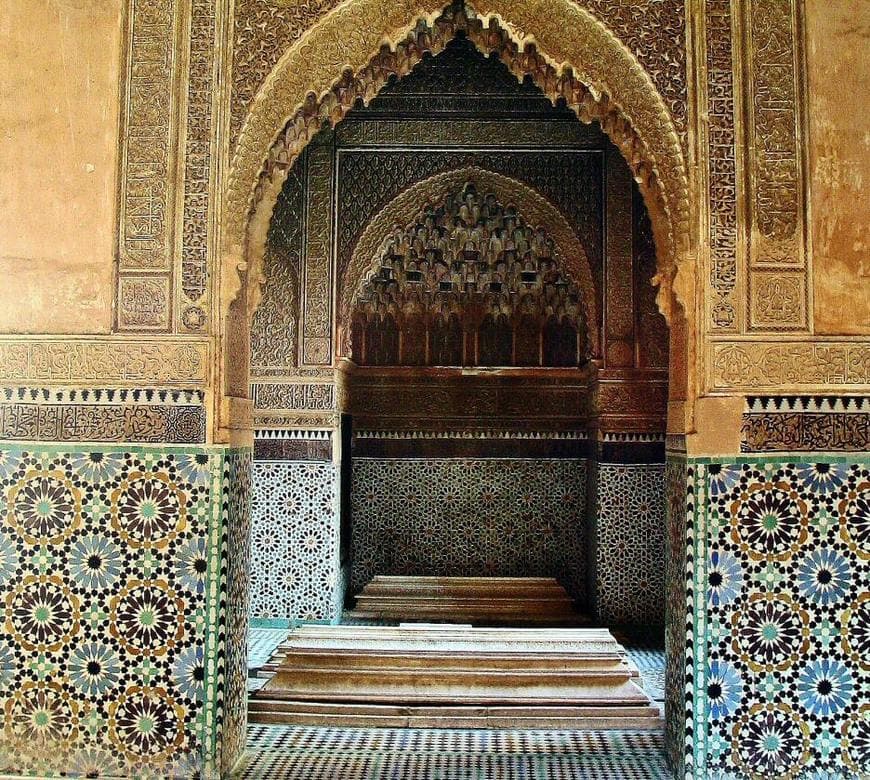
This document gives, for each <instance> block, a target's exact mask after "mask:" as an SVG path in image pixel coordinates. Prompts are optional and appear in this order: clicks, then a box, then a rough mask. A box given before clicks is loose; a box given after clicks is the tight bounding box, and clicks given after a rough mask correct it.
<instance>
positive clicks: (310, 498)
mask: <svg viewBox="0 0 870 780" xmlns="http://www.w3.org/2000/svg"><path fill="white" fill-rule="evenodd" d="M306 441H307V442H308V443H309V444H311V443H312V442H314V443H318V442H321V440H319V439H308V440H306ZM325 443H326V444H327V445H328V444H329V441H328V439H327V440H326V441H325ZM338 506H339V491H338V469H337V467H336V466H335V465H334V464H333V463H331V462H330V463H327V462H316V461H310V460H309V461H300V460H259V459H258V460H255V461H254V468H253V500H252V506H251V540H252V553H251V556H252V557H251V607H250V610H251V611H250V614H251V618H252V620H254V621H255V622H258V623H260V624H278V623H280V624H282V625H284V624H289V623H291V622H294V621H326V622H332V621H335V620H337V619H338V618H339V617H340V616H341V607H342V603H343V601H344V582H343V577H342V571H341V565H340V549H339V548H340V519H339V514H340V513H339V510H338Z"/></svg>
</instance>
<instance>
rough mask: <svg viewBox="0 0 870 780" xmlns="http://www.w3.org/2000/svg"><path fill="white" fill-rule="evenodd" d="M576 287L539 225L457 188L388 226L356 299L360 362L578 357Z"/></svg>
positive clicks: (581, 334)
mask: <svg viewBox="0 0 870 780" xmlns="http://www.w3.org/2000/svg"><path fill="white" fill-rule="evenodd" d="M581 300H582V296H581V293H580V290H579V289H578V288H577V286H576V285H575V284H573V282H572V281H571V280H570V279H568V278H567V277H566V276H565V275H564V274H563V272H562V271H561V269H560V268H559V267H558V265H557V264H556V260H555V252H554V243H553V240H552V238H550V236H549V235H548V234H547V232H546V230H545V229H544V228H543V227H537V228H535V227H532V226H530V225H528V224H526V223H525V221H524V220H523V218H522V215H520V214H518V213H517V211H516V208H515V207H513V206H510V205H508V206H504V205H502V204H501V203H499V202H498V200H497V199H496V196H495V195H494V194H493V193H483V192H479V191H478V190H477V188H476V186H475V185H474V184H473V183H470V182H469V183H466V184H465V186H464V187H463V188H462V190H461V191H459V192H454V193H451V194H450V195H448V197H447V199H446V200H445V201H444V203H443V204H441V205H435V204H431V203H430V204H427V205H426V206H425V207H424V208H423V209H422V211H421V212H420V214H419V216H418V219H417V220H416V221H415V222H413V223H412V224H410V225H407V226H405V227H402V226H401V225H395V226H394V227H393V230H392V232H391V234H390V235H389V236H388V237H387V238H386V239H385V241H384V244H383V247H382V253H381V256H380V260H379V267H378V268H376V269H375V271H374V272H373V273H372V274H371V275H370V276H369V278H368V280H367V281H366V283H365V285H364V287H363V289H362V291H361V292H360V293H359V295H358V296H357V299H356V307H355V311H354V316H353V326H352V346H353V357H354V360H355V362H357V363H358V364H361V365H461V364H469V363H470V364H475V365H551V366H552V365H556V366H571V365H578V364H581V363H583V362H585V360H586V358H587V345H586V333H585V326H584V322H583V319H584V318H583V306H582V303H581Z"/></svg>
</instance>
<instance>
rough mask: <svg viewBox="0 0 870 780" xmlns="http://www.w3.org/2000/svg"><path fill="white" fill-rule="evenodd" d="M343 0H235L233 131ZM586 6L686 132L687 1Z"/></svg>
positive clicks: (625, 0)
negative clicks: (299, 43) (308, 33)
mask: <svg viewBox="0 0 870 780" xmlns="http://www.w3.org/2000/svg"><path fill="white" fill-rule="evenodd" d="M337 4H338V0H294V2H292V3H275V2H264V0H236V6H235V13H234V21H235V35H234V40H233V86H232V96H233V99H232V117H231V136H232V140H233V142H235V140H236V139H237V137H238V133H239V130H240V128H241V125H242V122H243V120H244V117H245V114H246V113H247V111H248V108H249V107H250V104H251V102H252V101H253V99H254V95H255V94H256V92H257V90H258V89H259V88H260V86H261V84H262V83H263V81H264V80H265V79H266V76H267V75H268V74H269V72H270V71H271V70H272V68H273V67H274V66H275V64H276V63H277V62H278V60H279V58H280V57H281V55H282V54H283V53H284V52H285V51H286V49H287V48H288V47H289V46H291V45H292V44H293V43H294V42H295V41H296V40H298V39H299V38H300V37H301V36H302V34H303V33H304V32H305V30H306V29H308V28H309V27H310V26H311V25H312V24H314V23H315V22H316V21H317V20H318V19H319V18H320V17H322V16H323V15H324V14H326V13H328V12H329V11H330V10H331V9H332V8H333V7H334V6H336V5H337ZM584 5H585V6H586V7H588V9H589V10H590V11H591V12H592V13H593V14H594V15H595V16H597V17H598V18H599V19H601V21H602V22H604V24H606V25H607V26H608V27H609V28H610V29H611V30H612V31H613V33H614V34H615V35H617V36H618V37H619V39H620V40H621V41H622V42H623V43H625V45H626V46H627V47H628V48H629V49H630V50H631V52H632V53H633V54H634V56H635V57H637V58H638V60H639V61H640V62H641V64H642V65H643V66H644V68H645V69H646V70H647V72H648V73H649V74H650V77H651V78H652V80H653V83H654V84H655V85H656V87H657V89H658V90H659V92H660V93H661V94H662V97H663V98H664V100H665V102H666V103H667V106H668V109H669V110H670V112H671V115H672V116H673V117H674V122H675V124H676V125H677V127H678V129H679V131H680V135H681V136H685V132H686V123H687V119H686V110H687V104H688V99H687V94H688V90H687V86H686V50H685V46H684V40H685V24H686V23H685V4H684V2H683V1H682V0H621V1H620V2H618V3H614V2H611V0H586V2H585V3H584Z"/></svg>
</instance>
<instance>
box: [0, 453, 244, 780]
mask: <svg viewBox="0 0 870 780" xmlns="http://www.w3.org/2000/svg"><path fill="white" fill-rule="evenodd" d="M226 452H227V451H226V450H224V449H221V448H213V449H211V450H209V449H205V448H193V449H190V448H186V449H168V448H161V449H159V450H158V449H150V448H137V449H135V450H134V449H131V448H125V449H113V448H107V447H102V448H101V449H100V450H98V451H82V452H74V451H69V450H66V449H60V448H52V447H49V446H45V447H39V448H32V449H31V448H28V447H15V448H8V449H3V450H0V491H2V496H3V503H2V518H0V610H2V613H0V618H2V624H3V631H2V633H0V708H2V716H3V731H2V733H0V772H10V773H11V772H15V771H23V770H24V769H25V768H26V770H27V771H29V772H34V771H35V772H37V773H39V774H50V773H53V772H57V771H61V770H63V771H67V772H70V771H72V772H74V773H77V774H80V775H85V776H110V775H112V774H128V773H131V772H132V773H133V774H134V775H137V776H151V775H155V776H161V777H167V776H174V775H176V774H178V775H184V776H189V775H191V774H192V773H203V774H205V775H209V774H215V772H216V766H217V761H218V755H219V752H220V742H219V740H220V733H219V732H220V728H219V724H218V722H217V721H218V718H217V716H216V713H217V712H218V710H219V708H220V706H221V704H222V700H223V696H224V695H225V694H224V692H223V690H218V686H217V682H218V680H224V678H226V677H231V676H232V675H231V674H230V673H229V672H227V670H226V668H225V659H224V646H223V643H222V641H221V638H219V637H218V636H217V635H216V634H215V632H214V631H213V630H212V629H213V628H214V627H216V626H218V625H219V624H220V623H221V621H223V620H224V616H223V614H222V613H221V611H220V610H221V609H224V608H225V606H226V602H227V601H228V598H227V593H226V583H225V581H224V578H223V577H222V576H221V561H220V556H221V549H222V545H225V539H223V530H222V529H223V528H224V527H225V525H226V518H225V515H226V513H227V512H228V511H230V510H232V511H234V512H235V513H236V514H237V515H238V514H241V515H244V514H246V511H245V507H244V505H242V504H240V505H239V506H237V507H235V508H233V507H229V506H228V505H227V504H226V502H225V501H224V499H223V494H224V486H225V482H227V479H226V475H225V473H224V470H225V460H226V459H225V457H224V455H225V453H226ZM229 481H230V482H233V483H237V484H238V483H239V481H240V480H239V479H238V476H235V477H234V478H233V479H231V480H229ZM243 579H244V577H243ZM245 587H246V586H245ZM244 628H245V629H246V625H245V626H244ZM225 639H226V637H225V636H224V637H223V640H224V641H225ZM227 683H228V686H227V687H228V688H229V687H230V686H229V679H227ZM226 695H231V694H229V693H227V694H226Z"/></svg>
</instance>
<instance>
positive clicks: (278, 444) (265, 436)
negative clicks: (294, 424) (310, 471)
mask: <svg viewBox="0 0 870 780" xmlns="http://www.w3.org/2000/svg"><path fill="white" fill-rule="evenodd" d="M254 458H255V459H256V460H258V461H261V460H307V461H312V460H313V461H323V462H325V463H330V462H331V461H332V431H300V430H295V431H291V430H282V429H258V430H256V431H254Z"/></svg>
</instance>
